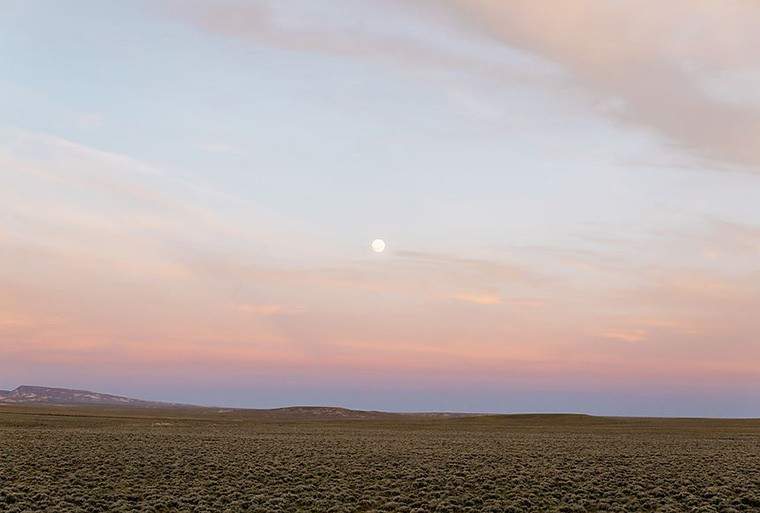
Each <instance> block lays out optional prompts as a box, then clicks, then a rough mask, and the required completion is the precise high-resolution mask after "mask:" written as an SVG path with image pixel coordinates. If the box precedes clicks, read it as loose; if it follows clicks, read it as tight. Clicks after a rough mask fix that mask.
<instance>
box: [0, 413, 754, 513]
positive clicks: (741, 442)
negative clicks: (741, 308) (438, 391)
mask: <svg viewBox="0 0 760 513" xmlns="http://www.w3.org/2000/svg"><path fill="white" fill-rule="evenodd" d="M0 511H9V512H21V511H51V512H52V511H59V512H95V511H153V512H201V511H230V512H242V511H251V512H261V513H264V512H266V513H268V512H357V513H358V512H365V513H368V512H415V513H422V512H452V513H454V512H473V513H475V512H522V511H534V512H566V511H578V512H581V511H588V512H602V511H630V512H640V511H661V512H665V511H669V512H676V511H694V512H734V511H759V512H760V421H728V420H727V421H717V420H666V419H621V418H600V417H586V416H575V415H526V416H498V417H468V418H455V419H445V418H429V419H424V418H413V417H378V418H372V419H363V420H313V419H312V420H300V419H277V418H272V417H263V416H261V415H255V414H246V413H244V412H217V411H216V410H197V411H196V410H191V409H188V410H178V409H173V410H155V409H153V410H138V409H129V410H113V409H112V410H106V409H102V408H89V409H83V408H79V409H73V408H71V407H68V408H56V407H36V408H35V407H21V406H13V407H1V408H0Z"/></svg>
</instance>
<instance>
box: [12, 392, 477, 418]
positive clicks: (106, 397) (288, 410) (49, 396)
mask: <svg viewBox="0 0 760 513" xmlns="http://www.w3.org/2000/svg"><path fill="white" fill-rule="evenodd" d="M11 404H16V405H50V406H106V407H110V408H113V407H127V408H150V409H152V410H153V411H155V409H158V408H170V409H172V410H173V411H174V412H176V413H178V412H180V411H181V410H182V411H185V412H186V413H187V411H189V410H192V412H194V413H193V415H201V416H206V415H217V414H222V416H223V417H235V418H251V419H254V418H258V419H262V420H267V419H268V420H275V421H280V420H282V421H290V420H360V419H375V420H382V419H400V418H413V417H419V418H456V417H471V416H475V415H478V414H472V413H444V412H440V413H439V412H427V413H391V412H382V411H363V410H351V409H348V408H340V407H336V406H288V407H284V408H272V409H254V408H219V407H210V406H193V405H189V404H177V403H165V402H157V401H144V400H141V399H132V398H130V397H122V396H118V395H112V394H101V393H99V392H90V391H88V390H72V389H69V388H51V387H39V386H30V385H22V386H20V387H18V388H16V389H15V390H0V406H2V405H11ZM186 410H187V411H186Z"/></svg>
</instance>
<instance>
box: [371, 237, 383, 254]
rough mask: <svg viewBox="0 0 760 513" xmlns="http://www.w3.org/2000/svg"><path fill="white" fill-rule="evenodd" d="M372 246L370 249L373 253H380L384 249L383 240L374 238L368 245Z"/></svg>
mask: <svg viewBox="0 0 760 513" xmlns="http://www.w3.org/2000/svg"><path fill="white" fill-rule="evenodd" d="M369 246H370V247H371V248H372V251H374V252H375V253H382V252H383V251H385V241H384V240H383V239H375V240H373V241H372V244H370V245H369Z"/></svg>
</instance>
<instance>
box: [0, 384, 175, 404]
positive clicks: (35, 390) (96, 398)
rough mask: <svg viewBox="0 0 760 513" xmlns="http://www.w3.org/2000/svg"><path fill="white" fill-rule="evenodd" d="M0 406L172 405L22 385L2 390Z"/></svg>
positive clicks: (94, 393) (117, 396)
mask: <svg viewBox="0 0 760 513" xmlns="http://www.w3.org/2000/svg"><path fill="white" fill-rule="evenodd" d="M0 404H97V405H104V406H167V405H171V404H170V403H159V402H153V401H143V400H140V399H132V398H129V397H122V396H119V395H111V394H101V393H98V392H90V391H89V390H72V389H69V388H53V387H39V386H32V385H21V386H20V387H17V388H16V389H15V390H9V391H6V390H0Z"/></svg>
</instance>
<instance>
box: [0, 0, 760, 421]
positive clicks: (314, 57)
mask: <svg viewBox="0 0 760 513" xmlns="http://www.w3.org/2000/svg"><path fill="white" fill-rule="evenodd" d="M758 25H760V6H758V5H757V4H755V3H754V2H751V1H748V0H725V1H722V2H715V1H711V0H670V1H668V2H665V3H663V2H655V1H653V0H645V1H643V2H641V1H636V2H634V1H633V0H620V1H615V2H607V1H602V0H567V1H564V2H562V3H556V2H551V3H549V2H536V1H534V0H511V1H509V2H502V1H497V0H436V1H433V0H412V1H409V0H404V1H402V0H324V1H320V2H314V1H312V0H248V1H243V0H206V1H201V0H190V1H179V0H176V1H173V0H155V1H154V0H151V1H147V0H145V1H139V0H138V1H134V2H115V1H106V2H103V1H95V0H92V1H87V0H76V1H72V2H66V3H63V2H57V1H52V0H41V1H37V2H27V1H23V0H5V1H4V2H3V14H2V16H0V389H11V388H14V387H15V386H17V385H21V384H35V385H44V386H65V387H72V388H85V389H90V390H97V391H101V392H110V393H118V394H123V395H129V396H134V397H140V398H146V399H155V400H169V401H179V402H188V403H195V404H210V405H220V406H221V405H224V406H240V407H262V408H263V407H274V406H285V405H304V404H315V405H341V406H346V407H352V408H360V409H380V410H394V411H432V410H437V411H441V410H447V411H481V412H544V411H554V412H558V411H559V412H586V413H593V414H609V415H662V416H728V417H760V335H759V334H760V315H758V312H760V61H758V59H757V58H756V49H757V48H760V32H758V31H757V30H756V27H757V26H758ZM376 238H381V239H383V240H385V242H386V244H387V248H386V250H385V251H384V252H382V253H375V252H373V251H372V250H371V248H370V243H371V242H372V240H374V239H376Z"/></svg>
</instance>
